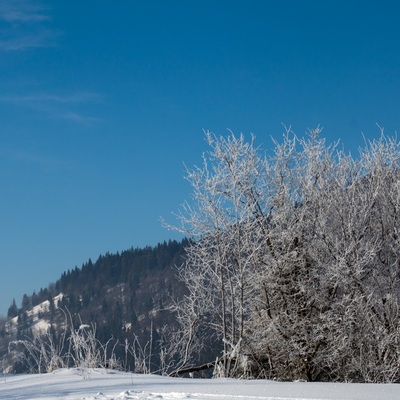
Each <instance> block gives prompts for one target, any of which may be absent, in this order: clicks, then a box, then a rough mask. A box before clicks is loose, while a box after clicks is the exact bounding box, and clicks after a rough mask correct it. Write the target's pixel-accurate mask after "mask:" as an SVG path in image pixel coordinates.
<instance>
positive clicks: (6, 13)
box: [0, 0, 59, 51]
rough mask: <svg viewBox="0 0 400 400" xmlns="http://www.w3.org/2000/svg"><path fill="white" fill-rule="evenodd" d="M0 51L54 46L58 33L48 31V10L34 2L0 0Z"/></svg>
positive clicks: (49, 19)
mask: <svg viewBox="0 0 400 400" xmlns="http://www.w3.org/2000/svg"><path fill="white" fill-rule="evenodd" d="M0 21H2V22H3V24H2V25H3V28H2V29H1V30H0V37H1V40H0V51H23V50H28V49H33V48H40V47H51V46H54V43H55V42H54V39H55V38H56V37H57V36H59V32H56V31H54V30H52V29H49V27H48V26H47V25H48V23H49V22H50V21H51V16H50V14H49V9H48V8H47V7H45V6H44V5H43V3H41V2H39V1H34V0H0Z"/></svg>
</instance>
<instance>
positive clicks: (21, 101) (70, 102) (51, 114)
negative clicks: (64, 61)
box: [0, 92, 103, 125]
mask: <svg viewBox="0 0 400 400" xmlns="http://www.w3.org/2000/svg"><path fill="white" fill-rule="evenodd" d="M102 101H103V97H102V96H101V95H100V94H98V93H92V92H76V93H71V94H54V93H34V94H26V95H14V94H11V95H0V104H9V105H13V106H15V107H26V108H29V109H32V110H34V111H35V112H36V113H37V114H38V115H39V116H41V117H45V118H49V119H58V120H68V121H71V122H74V123H79V124H85V125H88V124H93V123H97V122H99V121H101V119H99V118H97V117H92V116H87V115H85V114H84V112H82V109H84V108H85V107H86V106H87V105H90V104H93V103H100V102H102ZM78 107H79V110H78V111H77V108H78Z"/></svg>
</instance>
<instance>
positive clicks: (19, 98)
mask: <svg viewBox="0 0 400 400" xmlns="http://www.w3.org/2000/svg"><path fill="white" fill-rule="evenodd" d="M101 100H102V96H100V95H99V94H98V93H92V92H76V93H72V94H64V95H62V94H53V93H35V94H28V95H0V102H1V103H13V104H21V105H23V104H26V105H29V104H36V103H70V104H74V103H75V104H76V103H88V102H100V101H101Z"/></svg>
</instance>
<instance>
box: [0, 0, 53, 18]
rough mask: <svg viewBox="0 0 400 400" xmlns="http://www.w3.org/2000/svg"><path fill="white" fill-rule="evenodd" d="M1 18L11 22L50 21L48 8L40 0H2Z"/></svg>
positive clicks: (0, 6) (0, 4) (0, 7)
mask: <svg viewBox="0 0 400 400" xmlns="http://www.w3.org/2000/svg"><path fill="white" fill-rule="evenodd" d="M0 19H2V20H4V21H6V22H9V23H28V22H42V21H48V20H49V19H50V16H49V15H48V8H47V7H45V6H44V5H43V4H41V3H40V2H38V1H35V2H34V1H31V0H2V1H1V2H0Z"/></svg>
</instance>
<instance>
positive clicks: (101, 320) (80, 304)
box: [0, 239, 188, 357]
mask: <svg viewBox="0 0 400 400" xmlns="http://www.w3.org/2000/svg"><path fill="white" fill-rule="evenodd" d="M187 244H188V241H187V240H186V239H183V240H182V241H180V242H178V241H175V240H170V241H168V242H163V243H160V244H158V245H157V246H155V247H145V248H131V249H129V250H126V251H123V252H121V253H116V254H110V253H106V254H105V255H101V256H100V257H99V258H98V259H97V261H95V262H93V261H92V260H90V259H89V260H88V262H86V263H84V264H83V265H82V267H81V268H78V267H75V268H74V269H72V270H68V271H66V272H64V273H63V274H62V275H61V277H60V278H59V279H58V280H57V281H56V282H55V283H52V284H50V285H49V287H48V288H46V289H41V290H40V291H39V292H38V293H33V294H32V295H24V296H23V299H22V302H21V306H20V307H18V306H17V304H16V302H15V301H14V302H13V303H12V305H11V306H10V308H9V310H8V316H7V317H8V318H7V322H6V323H5V324H2V325H3V326H0V352H1V350H3V352H4V350H5V349H6V345H7V343H8V342H10V341H12V340H15V339H18V338H25V337H27V336H28V337H29V336H32V334H33V333H34V331H35V329H36V327H38V326H39V325H40V323H41V324H43V321H45V323H46V324H48V326H50V327H51V329H52V330H55V331H56V332H57V330H58V329H60V327H62V326H63V320H65V313H67V314H68V315H69V317H68V318H70V319H72V320H73V324H74V325H75V326H79V324H81V323H83V324H92V325H94V326H96V337H97V339H98V340H99V341H101V342H106V341H107V340H108V339H109V338H110V337H113V338H115V339H118V340H120V341H122V342H123V341H124V340H125V339H129V340H131V339H132V336H134V337H138V338H139V339H141V340H142V341H143V342H144V343H145V342H146V341H147V340H148V338H149V335H153V336H154V335H156V336H157V335H158V334H159V332H160V330H161V329H162V327H163V326H165V325H167V324H171V323H172V324H174V318H173V317H172V314H171V312H170V310H169V309H170V305H171V303H172V301H173V299H179V298H181V297H182V295H183V292H184V286H183V285H182V284H181V283H180V282H179V281H178V280H177V278H176V272H177V271H176V268H175V266H177V265H181V264H182V262H183V261H184V253H185V247H186V245H187ZM3 355H4V354H3ZM0 357H1V354H0Z"/></svg>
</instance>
